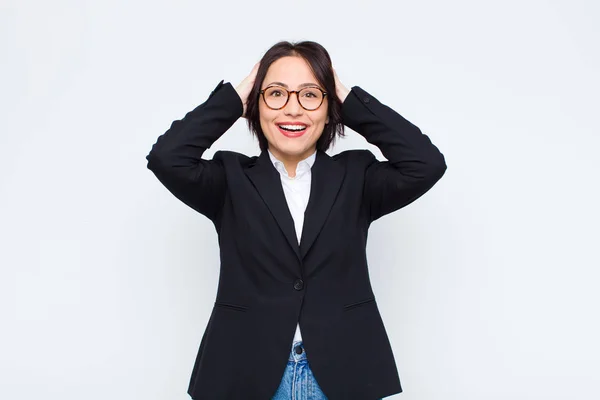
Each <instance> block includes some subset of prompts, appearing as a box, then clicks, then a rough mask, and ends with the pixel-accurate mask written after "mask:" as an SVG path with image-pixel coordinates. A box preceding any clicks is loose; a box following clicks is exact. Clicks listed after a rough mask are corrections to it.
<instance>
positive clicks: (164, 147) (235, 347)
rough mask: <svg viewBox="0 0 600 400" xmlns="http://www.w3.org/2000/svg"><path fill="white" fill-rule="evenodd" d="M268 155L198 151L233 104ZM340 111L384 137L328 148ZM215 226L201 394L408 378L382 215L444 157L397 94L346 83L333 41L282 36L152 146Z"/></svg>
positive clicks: (308, 389)
mask: <svg viewBox="0 0 600 400" xmlns="http://www.w3.org/2000/svg"><path fill="white" fill-rule="evenodd" d="M240 116H241V117H244V118H247V122H248V126H249V128H250V130H251V131H252V132H253V133H254V134H255V135H256V137H257V138H258V142H259V145H260V148H261V153H260V155H259V156H252V157H248V156H246V155H243V154H240V153H236V152H231V151H218V152H216V153H215V155H214V156H213V158H212V160H205V159H202V154H203V152H204V151H205V150H206V149H207V148H209V147H210V146H211V145H212V144H213V143H214V142H215V141H216V140H217V139H218V138H219V137H220V136H221V135H223V134H224V133H225V132H226V131H227V130H228V129H229V128H230V127H231V126H232V125H233V124H234V123H235V122H236V120H237V119H238V118H239V117H240ZM344 125H346V126H348V127H350V128H351V129H352V130H354V131H356V132H358V133H359V134H361V135H362V136H364V137H365V139H366V140H367V141H368V142H370V143H372V144H374V145H376V146H378V147H379V149H381V151H382V153H383V154H384V156H385V157H386V158H387V159H388V161H386V162H380V161H378V160H377V159H376V158H375V156H374V155H373V154H372V153H371V152H370V151H367V150H352V151H344V152H342V153H340V154H337V155H335V156H332V157H331V156H329V155H327V154H326V153H325V150H327V149H328V148H329V147H330V145H331V144H332V142H333V140H334V139H335V138H336V136H343V133H344ZM147 160H148V168H149V169H150V170H152V172H153V173H154V174H155V175H156V176H157V178H158V179H159V180H160V181H161V182H162V183H163V184H164V186H165V187H166V188H167V189H169V191H171V192H172V193H173V194H174V195H175V196H176V197H177V198H179V199H180V200H181V201H183V202H184V203H185V204H187V205H188V206H190V207H192V208H193V209H195V210H196V211H198V212H199V213H202V214H203V215H205V216H206V217H208V218H209V219H210V220H211V221H212V222H213V223H214V226H215V229H216V231H217V233H218V236H219V246H220V255H221V265H220V277H219V284H218V291H217V296H216V299H215V300H216V301H215V304H214V307H213V309H212V313H211V316H210V319H209V321H208V325H207V327H206V330H205V332H204V335H203V337H202V340H201V343H200V349H199V351H198V355H197V358H196V362H195V365H194V368H193V371H192V377H191V381H190V385H189V388H188V393H189V394H190V396H191V397H192V398H193V399H211V400H212V399H218V400H224V399H271V398H272V399H275V400H280V399H296V398H303V399H304V398H306V399H330V400H337V399H356V400H375V399H379V398H382V397H385V396H390V395H392V394H395V393H399V392H401V391H402V388H401V386H400V380H399V377H398V373H397V368H396V364H395V360H394V357H393V353H392V350H391V347H390V343H389V340H388V337H387V334H386V332H385V328H384V326H383V322H382V320H381V316H380V314H379V310H378V308H377V304H376V301H375V296H374V294H373V291H372V288H371V284H370V281H369V275H368V267H367V261H366V251H365V247H366V241H367V231H368V228H369V225H370V224H371V222H373V221H374V220H376V219H378V218H380V217H382V216H383V215H386V214H388V213H391V212H393V211H395V210H398V209H399V208H402V207H404V206H406V205H408V204H410V203H411V202H413V201H414V200H416V199H417V198H419V197H420V196H421V195H423V194H424V193H425V192H427V191H428V190H429V189H430V188H431V187H432V186H433V185H434V184H435V183H436V182H437V181H438V180H439V179H440V178H441V177H442V175H443V174H444V172H445V170H446V164H445V160H444V156H443V155H442V154H441V153H440V152H439V150H438V149H437V148H436V147H435V146H434V145H433V144H432V143H431V141H430V140H429V138H428V137H427V136H426V135H424V134H422V133H421V131H420V130H419V128H417V127H416V126H414V125H413V124H411V123H410V122H408V121H407V120H406V119H404V118H403V117H402V116H400V115H399V114H398V113H397V112H395V111H394V110H392V109H391V108H389V107H387V106H385V105H383V104H381V103H380V102H379V101H378V100H377V99H376V98H375V97H373V96H372V95H370V94H369V93H367V92H366V91H365V90H363V89H361V88H360V87H358V86H354V87H352V90H348V89H347V88H346V87H345V86H344V85H342V84H341V82H340V81H339V79H338V77H337V74H336V73H335V71H334V70H333V68H332V64H331V59H330V57H329V54H328V53H327V51H326V50H325V49H324V48H323V47H322V46H321V45H319V44H317V43H314V42H301V43H296V44H292V43H289V42H280V43H277V44H276V45H275V46H273V47H272V48H271V49H269V50H268V51H267V52H266V53H265V55H264V56H263V58H262V59H261V61H260V62H259V63H258V64H256V65H255V67H254V69H253V70H252V72H251V73H250V75H249V76H248V77H247V78H246V79H244V80H243V81H242V82H241V83H240V84H239V85H238V86H236V87H235V88H234V87H233V86H232V85H231V84H230V83H225V84H224V83H223V81H221V82H220V83H219V84H218V85H217V87H216V88H215V90H213V92H212V93H211V94H210V96H209V98H208V99H207V100H206V101H205V102H204V103H203V104H201V105H200V106H198V107H196V108H195V109H194V110H192V111H190V112H189V113H187V114H186V115H185V117H184V118H183V119H181V120H177V121H174V122H173V124H172V125H171V127H170V129H169V130H167V132H165V133H164V134H163V135H161V136H160V137H159V138H158V140H157V142H156V144H155V145H154V146H153V147H152V150H151V151H150V154H149V155H148V156H147Z"/></svg>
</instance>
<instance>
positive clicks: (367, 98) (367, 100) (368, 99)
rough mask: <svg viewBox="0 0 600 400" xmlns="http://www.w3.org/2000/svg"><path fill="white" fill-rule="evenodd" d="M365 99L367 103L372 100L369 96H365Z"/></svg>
mask: <svg viewBox="0 0 600 400" xmlns="http://www.w3.org/2000/svg"><path fill="white" fill-rule="evenodd" d="M363 101H364V102H365V103H366V104H368V103H369V102H370V101H371V99H370V98H369V97H365V98H363Z"/></svg>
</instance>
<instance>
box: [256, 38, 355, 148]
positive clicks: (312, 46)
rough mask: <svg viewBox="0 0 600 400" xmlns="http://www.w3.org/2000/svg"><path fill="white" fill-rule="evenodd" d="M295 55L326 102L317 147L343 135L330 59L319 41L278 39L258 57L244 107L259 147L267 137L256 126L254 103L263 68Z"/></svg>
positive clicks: (329, 144) (257, 94)
mask: <svg viewBox="0 0 600 400" xmlns="http://www.w3.org/2000/svg"><path fill="white" fill-rule="evenodd" d="M287 56H297V57H302V58H304V59H305V60H306V61H307V62H308V65H310V68H311V70H312V72H313V74H314V75H315V78H317V81H318V82H319V84H321V86H322V87H323V89H324V90H325V92H327V96H326V97H325V101H327V102H328V110H327V114H328V116H329V123H327V124H325V128H324V129H323V133H322V134H321V137H319V139H318V140H317V150H322V151H325V150H327V149H329V147H330V146H331V145H332V144H333V143H334V141H335V137H336V135H337V136H339V137H343V136H344V124H343V122H342V102H341V101H340V99H339V98H338V97H337V94H336V91H335V78H334V75H333V68H332V64H331V58H330V57H329V53H327V50H325V48H324V47H323V46H321V45H320V44H318V43H316V42H311V41H304V42H297V43H290V42H288V41H281V42H279V43H277V44H275V45H274V46H272V47H271V48H270V49H269V50H267V52H266V53H265V55H264V56H263V57H262V59H261V60H260V66H259V68H258V72H257V74H256V80H255V81H254V86H253V87H252V90H251V91H250V94H249V96H248V103H247V108H246V117H247V123H248V128H249V129H250V131H251V132H252V133H253V134H254V135H255V136H256V138H257V139H258V144H259V146H260V149H261V150H266V149H267V148H268V147H269V143H268V141H267V138H266V137H265V135H264V133H263V131H262V128H261V126H260V115H259V111H258V103H259V101H260V89H261V85H262V83H263V80H264V79H265V76H266V75H267V71H268V69H269V67H270V66H271V64H272V63H274V62H275V61H277V60H278V59H280V58H282V57H287Z"/></svg>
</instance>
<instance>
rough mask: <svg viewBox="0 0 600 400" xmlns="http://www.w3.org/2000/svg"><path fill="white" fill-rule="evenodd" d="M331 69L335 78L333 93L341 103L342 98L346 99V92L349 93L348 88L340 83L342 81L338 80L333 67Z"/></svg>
mask: <svg viewBox="0 0 600 400" xmlns="http://www.w3.org/2000/svg"><path fill="white" fill-rule="evenodd" d="M331 69H332V70H333V76H334V78H335V94H336V95H337V97H338V98H339V99H340V101H341V102H342V103H343V102H344V100H346V97H347V96H348V93H350V90H348V89H347V88H346V86H344V85H342V82H340V78H339V77H338V75H337V72H335V68H333V67H331Z"/></svg>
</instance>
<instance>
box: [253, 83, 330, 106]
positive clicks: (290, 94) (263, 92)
mask: <svg viewBox="0 0 600 400" xmlns="http://www.w3.org/2000/svg"><path fill="white" fill-rule="evenodd" d="M272 87H277V88H281V89H283V90H285V91H286V92H287V94H288V95H287V99H286V100H285V104H284V105H282V106H281V107H279V108H273V107H271V106H269V104H268V103H267V99H265V90H267V89H269V88H272ZM304 89H318V90H319V91H320V92H321V93H323V97H322V98H321V104H319V105H318V106H317V108H312V109H308V108H306V107H304V106H303V105H302V102H301V101H300V92H301V91H303V90H304ZM294 93H296V100H298V104H300V107H302V108H304V109H305V110H306V111H316V110H318V109H319V108H320V107H321V106H322V105H323V101H325V96H327V92H325V91H324V90H323V89H321V88H320V87H318V86H307V87H303V88H302V89H300V90H287V89H286V88H284V87H283V86H279V85H271V86H267V87H266V88H264V89H261V90H260V92H259V95H261V94H262V98H263V101H264V102H265V105H266V106H267V107H269V108H270V109H271V110H281V109H282V108H285V106H287V104H288V103H289V101H290V98H291V97H292V94H294Z"/></svg>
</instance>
